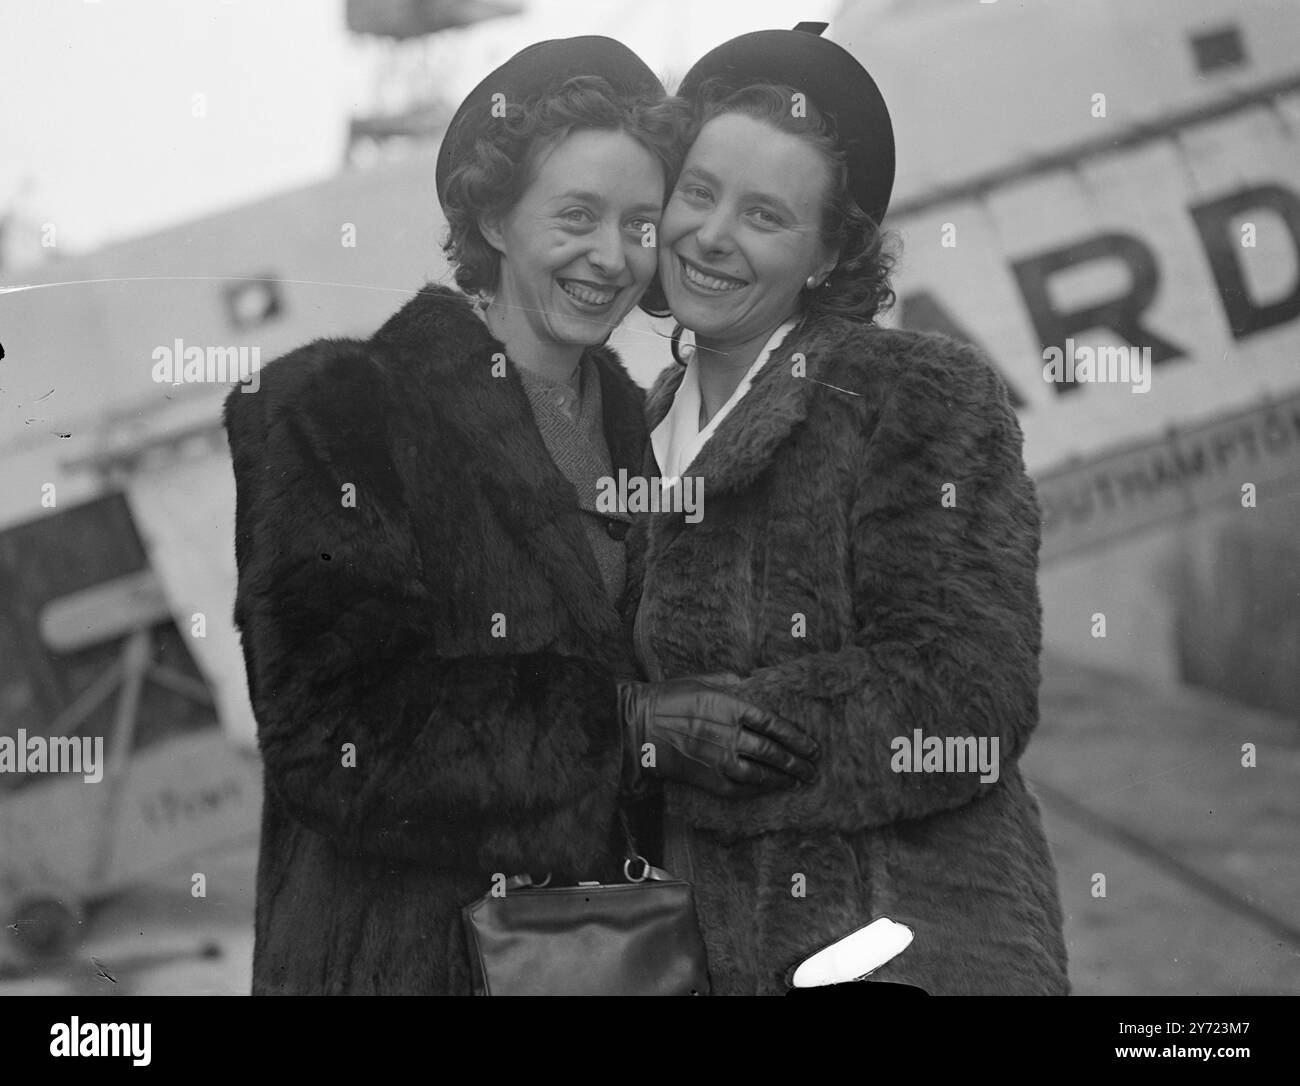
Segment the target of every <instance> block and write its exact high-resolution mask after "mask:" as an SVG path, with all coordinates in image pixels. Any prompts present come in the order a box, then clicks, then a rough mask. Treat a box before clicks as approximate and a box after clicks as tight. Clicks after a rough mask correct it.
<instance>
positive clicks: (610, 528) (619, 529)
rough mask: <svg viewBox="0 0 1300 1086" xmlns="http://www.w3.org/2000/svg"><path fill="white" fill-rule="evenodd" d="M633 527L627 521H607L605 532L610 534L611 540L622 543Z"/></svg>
mask: <svg viewBox="0 0 1300 1086" xmlns="http://www.w3.org/2000/svg"><path fill="white" fill-rule="evenodd" d="M630 527H631V525H630V524H628V522H627V521H625V520H607V521H605V531H607V532H608V533H609V538H610V539H613V540H617V541H618V542H619V543H622V542H623V540H624V539H626V538H627V530H628V528H630Z"/></svg>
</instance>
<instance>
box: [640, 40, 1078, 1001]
mask: <svg viewBox="0 0 1300 1086" xmlns="http://www.w3.org/2000/svg"><path fill="white" fill-rule="evenodd" d="M679 93H680V94H682V95H683V96H684V97H685V98H686V99H687V100H688V102H689V103H690V105H691V107H692V108H693V110H694V124H693V127H692V130H691V143H690V150H689V153H688V154H687V156H686V160H685V162H684V164H683V168H682V172H681V174H680V176H679V178H678V180H677V183H676V186H675V188H674V190H673V192H672V194H671V196H670V198H669V201H668V204H667V206H666V208H665V212H664V218H663V222H662V225H661V228H660V234H659V244H660V249H659V255H660V276H661V279H662V281H663V285H664V289H665V293H666V296H667V300H668V303H669V305H670V306H671V309H672V312H673V315H674V316H675V317H676V319H677V321H678V322H679V323H680V324H681V325H683V326H684V327H685V328H686V329H688V330H689V331H690V332H693V333H694V337H693V338H694V342H693V345H692V344H691V343H690V342H689V339H690V337H689V336H688V337H685V339H684V341H683V344H682V348H681V352H680V357H679V362H681V363H682V364H679V365H675V366H671V367H669V369H668V370H667V371H665V373H664V374H663V375H662V376H661V377H660V379H659V381H658V382H657V384H656V386H655V387H654V389H653V390H652V392H651V393H650V395H649V397H648V403H647V409H648V417H649V423H650V426H651V429H652V444H653V452H652V456H651V457H650V458H649V459H648V460H647V468H646V473H647V474H654V475H659V476H662V477H664V478H666V479H674V478H679V477H684V478H695V479H698V480H699V481H700V485H702V488H703V493H704V495H705V498H706V500H705V503H704V509H705V512H704V515H703V518H702V519H700V520H699V521H698V523H691V522H688V521H687V520H686V519H685V517H684V516H683V515H682V513H680V512H677V513H674V512H660V513H655V514H653V515H652V516H651V517H650V518H649V519H648V524H647V526H646V530H647V540H646V542H645V546H646V548H647V549H646V553H645V559H644V568H641V567H640V566H639V565H637V566H636V567H635V568H633V570H632V571H631V580H632V585H631V590H632V591H633V592H635V593H639V594H640V606H639V608H638V610H637V613H636V648H637V654H638V658H639V660H640V662H641V663H642V665H643V667H644V668H645V670H646V673H647V674H648V675H649V676H650V678H651V679H653V680H655V681H656V682H657V683H666V684H669V685H671V683H672V682H673V681H681V680H683V678H689V681H690V682H692V683H704V684H709V685H713V686H716V687H718V688H719V689H726V690H728V691H729V692H730V693H732V694H733V695H735V696H738V697H740V698H742V699H744V700H746V701H749V702H752V703H754V704H755V705H758V706H762V707H763V708H764V709H766V710H769V711H771V712H772V713H774V714H777V715H779V716H780V717H781V718H784V719H785V720H788V721H790V722H793V723H794V724H795V725H796V726H797V727H798V728H800V729H802V730H803V731H804V732H806V733H807V735H808V737H809V738H810V739H811V740H813V741H815V743H816V744H817V746H818V747H819V748H820V750H819V753H818V754H817V756H816V757H815V767H816V771H815V775H814V776H813V779H812V780H811V783H801V784H799V785H798V786H797V787H792V788H784V789H780V790H774V791H768V792H765V793H763V794H760V795H749V796H738V795H734V794H733V795H728V794H725V792H723V791H721V790H719V789H713V788H709V787H707V785H703V784H701V783H688V782H684V781H682V780H668V781H667V782H666V784H665V786H664V792H665V804H666V821H665V831H666V848H665V855H664V861H665V865H666V866H667V867H668V868H669V869H670V870H671V871H673V872H674V873H675V874H677V875H679V876H680V877H683V878H687V879H690V880H691V881H692V882H693V883H694V885H695V891H696V897H697V902H698V908H699V912H700V919H701V924H702V927H703V931H704V936H705V943H706V946H707V949H708V953H709V964H710V969H711V971H712V975H713V981H714V991H715V993H717V994H777V993H781V992H784V991H785V990H786V978H787V975H788V971H789V970H790V969H791V968H792V967H793V966H795V965H796V964H797V963H799V962H800V961H801V960H802V959H804V958H805V957H807V956H808V955H810V954H812V953H813V952H815V951H817V950H818V949H820V948H822V947H824V946H826V945H828V944H830V943H833V942H835V941H836V940H838V939H840V938H841V937H843V936H845V935H848V934H849V933H850V932H853V931H854V930H856V929H857V928H860V927H861V926H863V925H864V924H866V923H868V922H869V921H871V920H872V919H874V918H876V917H878V916H882V915H884V916H889V917H891V918H892V919H893V920H895V921H898V922H900V923H902V924H905V925H907V926H908V927H910V928H911V929H912V930H913V931H914V932H915V940H914V942H913V943H912V944H911V946H910V947H909V948H908V949H906V950H905V951H903V953H902V954H901V955H899V956H898V957H896V958H895V959H894V960H893V961H891V962H890V963H889V964H887V965H886V966H885V967H884V968H882V969H881V970H879V971H878V972H877V973H875V974H873V975H872V978H871V979H872V981H876V980H881V981H893V982H900V983H903V984H908V985H915V986H919V987H920V988H922V989H924V990H925V991H927V992H930V993H932V994H948V993H952V994H993V993H1005V994H1012V993H1017V994H1064V993H1066V992H1068V989H1069V985H1068V980H1067V975H1066V956H1065V948H1064V942H1063V937H1062V920H1061V910H1060V905H1059V901H1058V897H1057V885H1056V873H1055V870H1054V867H1053V863H1052V859H1051V856H1050V853H1049V851H1048V847H1047V842H1046V840H1045V838H1044V834H1043V829H1042V824H1041V817H1040V814H1039V809H1038V805H1037V803H1036V801H1035V799H1034V797H1033V795H1032V794H1031V793H1030V792H1029V790H1028V789H1027V788H1026V786H1025V782H1024V779H1023V777H1022V775H1021V772H1020V768H1019V764H1018V763H1019V758H1020V755H1021V753H1022V752H1023V751H1024V748H1025V745H1026V743H1027V742H1028V741H1029V738H1030V735H1031V734H1032V732H1033V729H1034V727H1035V725H1036V724H1037V720H1038V683H1039V651H1040V639H1041V609H1040V604H1039V597H1038V591H1037V583H1036V572H1037V555H1038V546H1039V531H1040V518H1039V510H1038V505H1037V501H1036V497H1035V493H1034V489H1033V486H1032V484H1031V482H1030V480H1029V479H1028V478H1027V477H1026V474H1025V470H1024V463H1023V459H1022V455H1021V446H1022V438H1021V431H1020V428H1019V425H1018V423H1017V420H1016V416H1015V415H1014V413H1013V412H1012V410H1011V407H1010V405H1009V403H1008V398H1007V392H1006V389H1005V387H1004V385H1003V383H1002V381H1001V380H1000V378H999V377H998V376H997V374H996V373H995V371H994V370H993V369H992V368H991V366H990V365H989V363H988V362H987V361H986V360H985V359H984V358H983V357H982V356H981V355H980V354H979V353H978V352H977V351H976V350H974V349H973V348H971V347H969V346H966V345H964V344H961V343H958V342H956V341H954V340H952V339H948V338H946V337H942V336H938V335H933V334H921V333H915V332H907V331H891V330H888V329H886V328H883V327H880V326H878V325H877V324H876V323H875V317H876V316H877V314H878V313H879V312H880V311H881V310H882V309H883V308H884V307H885V306H887V305H888V304H889V303H891V302H892V292H891V291H890V287H889V279H888V273H889V270H890V257H889V256H888V255H887V250H886V249H885V247H884V246H883V244H882V240H881V234H880V230H879V225H880V220H881V218H882V217H883V215H884V212H885V208H886V207H887V205H888V200H889V193H890V188H891V186H892V181H893V173H894V147H893V136H892V130H891V126H890V123H889V117H888V113H887V112H886V110H885V106H884V102H883V100H882V99H881V97H880V93H879V91H878V90H877V88H876V86H875V84H874V82H873V81H872V80H871V78H870V76H869V75H868V74H867V73H866V72H865V71H864V70H863V69H862V68H861V66H860V65H858V63H857V62H856V61H855V60H854V59H853V58H852V57H851V56H849V54H848V53H846V52H845V51H844V50H842V49H841V48H839V47H838V46H836V45H834V44H832V43H831V42H828V41H825V40H824V39H822V38H820V37H818V36H817V35H816V33H815V32H814V33H809V32H807V31H805V30H803V29H800V30H796V31H764V32H761V33H757V34H747V35H744V36H742V37H740V38H737V39H734V40H733V41H731V42H728V43H726V44H725V45H723V46H720V47H719V48H718V49H717V50H714V51H713V52H712V53H710V54H708V55H707V56H706V57H705V58H704V59H702V60H701V61H700V62H699V63H698V64H697V65H696V66H695V67H694V68H693V69H692V70H691V72H690V73H689V74H688V75H687V76H686V78H685V80H684V82H683V85H682V88H681V90H680V92H679ZM640 530H641V529H640V526H638V527H637V528H636V529H634V532H636V533H639V531H640ZM633 553H636V552H635V549H634V551H633ZM653 689H655V688H654V687H651V688H650V690H651V692H650V693H649V694H648V695H647V696H648V697H650V698H651V699H652V700H653V697H654V695H653ZM629 727H634V723H633V724H629ZM927 740H932V741H933V740H938V741H939V747H938V749H940V750H941V751H944V752H946V755H947V757H948V761H946V762H943V761H940V760H937V759H936V760H932V759H930V758H929V757H927V758H926V759H925V760H924V762H922V760H921V759H916V760H915V762H914V761H913V758H912V753H913V752H914V751H920V750H922V749H926V750H929V749H933V748H934V743H933V742H931V743H929V744H927V743H926V741H927ZM958 752H960V753H961V754H962V756H963V757H964V758H966V759H967V760H966V761H964V762H962V761H956V760H954V759H955V758H956V755H957V753H958ZM982 759H983V760H984V764H982V765H981V764H979V763H980V761H981V760H982ZM850 976H852V974H850ZM845 979H848V978H845ZM850 988H851V989H853V990H856V991H858V992H860V993H862V994H866V993H867V992H869V991H871V990H872V986H871V985H870V984H860V985H856V986H852V985H851V986H850Z"/></svg>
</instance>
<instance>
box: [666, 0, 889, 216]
mask: <svg viewBox="0 0 1300 1086" xmlns="http://www.w3.org/2000/svg"><path fill="white" fill-rule="evenodd" d="M825 28H826V24H825V23H800V24H799V26H798V27H796V28H795V29H794V30H758V31H755V32H754V33H752V34H741V35H740V37H738V38H732V39H731V40H730V41H728V42H723V43H722V44H721V45H719V46H718V47H717V48H716V49H714V50H712V51H711V52H708V53H705V54H704V56H702V57H701V58H700V59H699V60H698V61H696V63H695V65H694V67H692V68H691V70H690V71H689V72H687V73H686V76H685V78H683V79H682V85H681V87H680V88H678V91H677V93H678V94H679V95H681V97H683V98H686V99H688V100H690V101H694V100H695V99H696V98H697V96H698V94H699V91H700V87H701V85H702V84H703V83H704V81H705V80H708V79H718V80H719V81H720V83H721V85H722V86H724V87H726V88H727V89H728V90H739V89H740V88H741V87H744V86H748V85H749V84H751V83H780V84H784V85H785V86H788V87H792V88H794V90H796V91H800V92H802V93H803V94H806V95H807V96H808V100H809V101H811V102H812V103H813V105H815V106H816V107H817V108H818V109H819V110H820V111H821V112H822V113H825V114H829V115H830V116H831V117H832V118H834V120H835V128H836V131H837V133H838V134H839V143H840V147H841V149H842V150H843V151H844V154H845V156H846V158H847V159H848V167H849V189H850V191H851V192H852V194H853V198H854V199H855V200H856V201H857V204H858V206H859V207H860V208H862V210H863V211H865V212H866V213H867V214H868V215H870V216H871V217H872V218H873V219H875V221H876V222H877V224H879V223H880V221H881V220H882V219H883V218H884V217H885V211H886V209H887V208H888V207H889V195H890V192H891V191H892V190H893V187H894V127H893V125H892V123H891V122H890V120H889V110H888V109H887V108H886V107H885V99H884V98H883V97H882V96H881V94H880V89H879V88H878V87H877V86H876V83H875V80H873V79H872V78H871V76H870V75H868V74H867V70H866V69H865V68H864V67H862V65H861V64H859V63H858V62H857V60H855V59H854V57H853V56H852V54H850V53H849V52H848V51H847V50H845V49H843V48H842V47H841V46H838V45H836V44H835V43H834V42H831V41H827V40H826V39H825V38H823V37H820V36H819V35H820V34H821V32H822V30H824V29H825Z"/></svg>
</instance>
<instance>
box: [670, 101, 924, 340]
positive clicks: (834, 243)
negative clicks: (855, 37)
mask: <svg viewBox="0 0 1300 1086" xmlns="http://www.w3.org/2000/svg"><path fill="white" fill-rule="evenodd" d="M795 93H796V92H795V89H794V88H793V87H788V86H785V85H784V84H781V83H768V82H762V83H750V84H748V85H746V86H743V87H735V86H732V85H730V84H728V83H727V82H726V81H724V80H722V79H719V78H716V77H715V78H713V79H708V80H706V81H705V82H704V83H702V84H701V85H700V87H699V90H698V91H697V92H696V94H695V95H694V96H693V99H692V114H693V116H692V121H691V123H690V124H689V125H688V126H687V128H686V130H685V140H686V142H685V146H686V147H690V145H691V144H692V143H694V142H695V138H696V136H698V135H699V134H700V130H701V129H703V128H704V126H705V125H706V124H708V123H709V121H711V120H713V119H714V118H715V117H718V116H721V115H722V114H724V113H740V114H743V115H744V116H746V117H753V118H755V119H756V120H760V121H764V122H766V123H767V124H770V125H772V126H773V127H774V128H776V129H778V130H780V131H782V132H789V133H790V134H791V135H794V136H798V137H799V138H800V139H802V140H804V141H805V142H806V143H808V144H809V145H811V146H812V147H814V148H816V149H817V151H819V152H820V153H821V155H822V158H823V159H824V161H825V162H826V164H827V166H829V167H830V186H829V189H828V191H827V194H826V199H825V203H824V209H823V213H822V241H823V242H824V243H825V244H826V246H827V247H828V248H830V249H832V250H837V251H838V252H839V254H840V257H839V261H838V262H837V263H836V265H835V267H834V269H833V270H832V271H831V273H830V275H829V276H827V277H826V280H825V281H824V282H823V283H822V284H821V286H819V287H817V288H816V289H814V290H808V289H806V288H805V289H804V290H801V291H800V299H801V301H802V304H803V313H804V314H805V315H809V316H812V315H816V314H818V313H834V314H836V315H838V316H842V317H852V318H854V319H857V320H864V321H874V320H875V319H876V317H877V316H878V315H880V314H881V313H884V312H885V311H886V310H888V309H889V308H890V307H892V306H893V304H894V301H895V296H894V290H893V287H892V286H891V284H890V278H889V277H890V274H891V273H892V272H893V269H894V264H895V263H896V262H897V260H898V255H899V246H900V238H899V236H898V235H897V234H896V233H894V232H892V231H885V230H882V229H881V227H880V224H879V223H877V222H876V221H875V220H874V219H873V218H872V217H871V216H870V215H868V214H867V213H866V212H865V211H863V210H862V208H860V207H859V206H858V204H857V201H856V200H854V199H853V195H852V192H851V190H850V188H849V168H848V163H847V160H846V158H845V155H844V153H843V152H842V151H841V150H840V148H839V140H838V136H837V133H836V127H835V121H834V118H832V117H831V116H829V115H828V114H825V113H823V112H821V110H819V109H818V108H817V107H816V105H815V104H814V103H812V102H810V101H808V102H805V107H806V108H805V110H804V113H805V115H803V116H796V115H795V112H794V111H793V110H792V109H791V108H790V103H791V102H792V101H794V97H793V96H794V94H795ZM683 157H685V156H684V155H683Z"/></svg>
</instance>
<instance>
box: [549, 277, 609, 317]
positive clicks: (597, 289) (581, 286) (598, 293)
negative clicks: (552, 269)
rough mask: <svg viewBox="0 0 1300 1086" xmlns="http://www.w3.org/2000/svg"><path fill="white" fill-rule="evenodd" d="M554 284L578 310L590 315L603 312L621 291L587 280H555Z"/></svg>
mask: <svg viewBox="0 0 1300 1086" xmlns="http://www.w3.org/2000/svg"><path fill="white" fill-rule="evenodd" d="M556 282H558V283H559V284H560V289H561V290H562V291H564V293H565V294H567V295H568V296H569V298H570V299H571V300H572V301H573V303H574V305H575V306H576V307H577V308H578V309H581V310H585V311H587V312H591V313H603V312H605V311H606V310H607V309H609V307H610V306H611V305H613V304H614V299H615V298H617V297H618V296H619V293H620V292H621V291H622V289H623V288H622V287H616V286H611V285H609V284H606V283H594V282H592V281H591V280H589V279H557V280H556Z"/></svg>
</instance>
